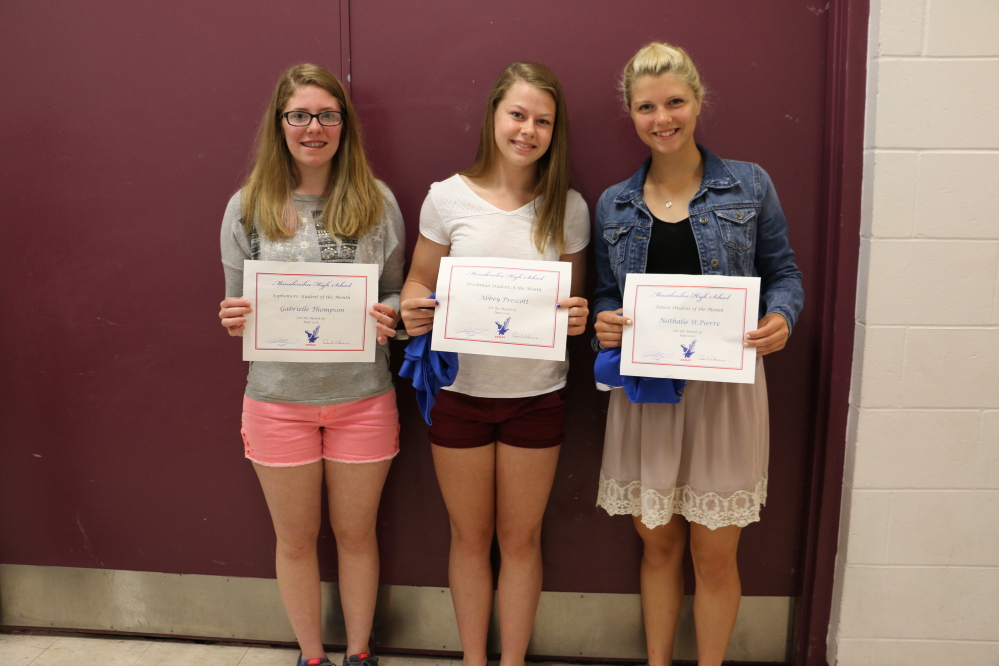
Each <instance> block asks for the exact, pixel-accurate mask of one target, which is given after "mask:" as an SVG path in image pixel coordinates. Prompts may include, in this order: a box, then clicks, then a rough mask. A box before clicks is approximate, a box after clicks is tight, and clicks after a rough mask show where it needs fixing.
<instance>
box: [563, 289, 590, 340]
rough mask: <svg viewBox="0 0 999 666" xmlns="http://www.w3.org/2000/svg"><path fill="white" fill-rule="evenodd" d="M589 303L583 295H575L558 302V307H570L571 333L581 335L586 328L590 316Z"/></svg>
mask: <svg viewBox="0 0 999 666" xmlns="http://www.w3.org/2000/svg"><path fill="white" fill-rule="evenodd" d="M588 306H589V303H587V301H586V299H585V298H583V297H581V296H573V297H572V298H567V299H565V300H564V301H559V302H558V307H560V308H562V309H563V310H564V309H566V308H568V309H569V335H579V334H580V333H582V332H583V331H585V330H586V320H587V319H588V318H589V316H590V309H589V307H588Z"/></svg>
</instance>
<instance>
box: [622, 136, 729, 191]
mask: <svg viewBox="0 0 999 666" xmlns="http://www.w3.org/2000/svg"><path fill="white" fill-rule="evenodd" d="M697 150H698V151H700V153H701V159H703V160H704V175H703V176H701V188H702V189H705V188H706V189H712V190H723V189H726V188H729V187H733V186H735V185H736V183H738V181H737V180H736V178H735V176H734V175H733V174H732V170H731V169H729V168H728V165H727V164H725V160H723V159H722V158H720V157H718V156H717V155H715V154H714V153H712V152H711V151H710V150H708V149H707V148H705V147H704V146H702V145H701V144H697ZM651 166H652V157H651V156H650V157H648V158H646V160H645V162H643V163H642V166H641V168H639V169H638V171H636V172H635V175H634V176H632V177H631V178H630V179H629V180H628V183H627V184H626V185H625V186H624V189H622V190H621V191H620V192H619V193H618V195H617V196H616V197H615V198H614V203H628V202H629V201H634V200H636V199H641V198H642V196H643V194H642V190H643V188H644V186H645V176H646V174H648V173H649V167H651ZM699 194H700V190H698V194H695V195H694V198H696V197H697V196H698V195H699Z"/></svg>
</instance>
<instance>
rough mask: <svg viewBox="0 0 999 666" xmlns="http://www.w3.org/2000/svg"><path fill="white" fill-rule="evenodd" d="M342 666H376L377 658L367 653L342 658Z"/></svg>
mask: <svg viewBox="0 0 999 666" xmlns="http://www.w3.org/2000/svg"><path fill="white" fill-rule="evenodd" d="M343 666H378V657H376V656H375V655H373V654H368V653H367V652H362V653H361V654H352V655H350V656H349V657H348V656H347V655H344V656H343Z"/></svg>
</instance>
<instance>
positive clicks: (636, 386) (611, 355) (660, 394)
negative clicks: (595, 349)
mask: <svg viewBox="0 0 999 666" xmlns="http://www.w3.org/2000/svg"><path fill="white" fill-rule="evenodd" d="M593 378H594V379H595V380H596V381H597V383H598V384H603V385H605V386H608V387H610V388H619V387H622V386H623V387H624V393H625V395H627V396H628V400H630V401H631V402H634V403H640V402H668V403H671V404H676V403H678V402H680V398H682V397H683V387H684V386H686V384H687V382H686V380H684V379H666V378H660V377H634V376H632V375H622V374H621V348H620V347H612V348H610V349H602V350H601V351H600V353H599V354H597V359H596V360H595V361H594V362H593Z"/></svg>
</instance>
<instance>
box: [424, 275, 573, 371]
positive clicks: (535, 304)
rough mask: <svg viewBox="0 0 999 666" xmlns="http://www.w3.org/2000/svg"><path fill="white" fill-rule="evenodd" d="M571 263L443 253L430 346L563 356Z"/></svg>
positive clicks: (473, 351) (542, 357)
mask: <svg viewBox="0 0 999 666" xmlns="http://www.w3.org/2000/svg"><path fill="white" fill-rule="evenodd" d="M571 283H572V264H570V263H569V262H564V261H526V260H523V259H497V258H495V257H445V258H444V259H441V267H440V272H438V274H437V300H438V301H439V302H440V306H438V308H437V313H436V314H435V315H434V328H433V337H432V338H431V344H430V347H431V349H434V350H436V351H453V352H462V353H465V354H483V355H486V356H508V357H516V358H533V359H540V360H547V361H564V360H565V339H566V335H567V333H568V330H569V312H568V310H567V309H560V308H556V307H555V306H556V304H557V303H558V302H559V301H560V300H563V299H566V298H569V289H570V285H571Z"/></svg>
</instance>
